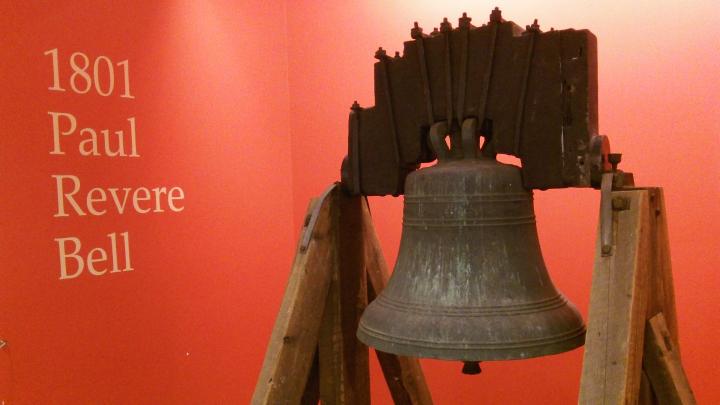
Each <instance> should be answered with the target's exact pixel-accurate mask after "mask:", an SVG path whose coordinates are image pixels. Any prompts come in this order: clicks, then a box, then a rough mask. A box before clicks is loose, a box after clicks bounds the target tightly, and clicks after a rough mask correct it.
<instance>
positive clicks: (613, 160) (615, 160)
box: [607, 153, 622, 171]
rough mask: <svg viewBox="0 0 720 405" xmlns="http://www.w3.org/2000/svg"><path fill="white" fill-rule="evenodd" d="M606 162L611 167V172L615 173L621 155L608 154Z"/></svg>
mask: <svg viewBox="0 0 720 405" xmlns="http://www.w3.org/2000/svg"><path fill="white" fill-rule="evenodd" d="M607 158H608V162H610V164H611V165H612V169H613V171H617V167H618V165H619V164H620V161H621V160H622V153H608V157H607Z"/></svg>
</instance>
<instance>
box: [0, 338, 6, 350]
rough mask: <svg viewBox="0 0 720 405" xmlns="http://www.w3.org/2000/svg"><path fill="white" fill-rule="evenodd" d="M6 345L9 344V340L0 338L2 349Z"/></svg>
mask: <svg viewBox="0 0 720 405" xmlns="http://www.w3.org/2000/svg"><path fill="white" fill-rule="evenodd" d="M5 346H7V342H6V341H4V340H2V339H0V349H2V348H4V347H5Z"/></svg>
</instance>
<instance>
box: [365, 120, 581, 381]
mask: <svg viewBox="0 0 720 405" xmlns="http://www.w3.org/2000/svg"><path fill="white" fill-rule="evenodd" d="M476 127H477V124H476V122H475V120H466V121H465V122H464V123H463V128H462V138H461V139H462V145H461V146H460V145H455V144H453V145H452V149H450V148H449V147H448V146H447V145H446V144H445V141H444V138H445V134H446V132H447V128H446V126H445V124H442V125H439V124H436V125H435V126H433V128H432V129H431V131H430V142H431V144H432V146H433V149H434V150H435V152H436V154H437V156H438V163H437V164H436V165H434V166H432V167H428V168H424V169H420V170H417V171H415V172H413V173H411V174H410V175H408V177H407V179H406V183H405V205H404V212H403V229H402V238H401V242H400V251H399V253H398V259H397V263H396V264H395V269H394V271H393V274H392V277H391V278H390V281H389V282H388V285H387V287H386V288H385V289H384V290H383V291H382V292H381V294H380V295H379V296H378V297H377V298H376V299H375V300H374V301H373V302H372V303H370V305H369V306H368V307H367V309H366V310H365V312H364V314H363V316H362V318H361V320H360V325H359V328H358V332H357V336H358V338H359V339H360V340H361V341H362V342H363V343H365V344H366V345H368V346H371V347H374V348H376V349H377V350H380V351H383V352H388V353H394V354H398V355H404V356H412V357H429V358H436V359H445V360H460V361H464V362H466V367H469V366H473V367H470V368H473V369H475V367H476V364H475V365H473V364H472V363H474V362H477V361H482V360H510V359H525V358H530V357H537V356H544V355H549V354H555V353H561V352H565V351H568V350H571V349H574V348H576V347H578V346H581V345H582V344H583V342H584V339H585V326H584V324H583V321H582V318H581V317H580V314H579V313H578V311H577V310H576V309H575V307H574V306H573V305H572V304H571V303H570V302H568V300H567V299H566V298H565V297H564V296H563V295H562V294H561V293H560V292H558V290H557V289H556V288H555V286H554V285H553V283H552V281H551V280H550V276H549V275H548V273H547V269H546V268H545V264H544V262H543V258H542V253H541V252H540V244H539V241H538V236H537V229H536V226H535V215H534V210H533V201H532V192H531V191H528V190H526V189H525V188H524V187H523V185H522V179H521V171H520V169H519V168H518V167H516V166H513V165H507V164H502V163H499V162H497V161H496V160H495V159H494V158H490V157H484V156H482V154H481V152H480V150H479V148H478V137H477V135H476ZM476 372H479V368H477V370H476Z"/></svg>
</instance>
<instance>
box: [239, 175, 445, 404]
mask: <svg viewBox="0 0 720 405" xmlns="http://www.w3.org/2000/svg"><path fill="white" fill-rule="evenodd" d="M311 214H312V215H311ZM387 278H388V274H387V265H386V264H385V259H384V258H383V255H382V250H381V249H380V244H379V242H378V240H377V236H376V235H375V230H374V227H373V225H372V220H371V219H370V214H369V210H368V206H367V202H366V201H365V199H364V198H363V197H350V196H347V195H345V194H344V193H343V192H342V191H341V190H340V189H339V188H338V187H337V186H335V185H333V186H332V187H330V188H329V189H328V190H326V192H325V193H324V194H323V196H322V197H321V198H319V199H317V200H316V201H314V202H312V203H311V204H310V208H309V209H308V217H307V220H306V221H305V226H304V228H303V232H302V234H301V237H300V244H299V246H298V250H297V253H296V256H295V262H294V263H293V268H292V271H291V274H290V280H289V281H288V286H287V288H286V290H285V295H284V297H283V301H282V304H281V307H280V312H279V313H278V317H277V320H276V321H275V327H274V328H273V332H272V336H271V337H270V342H269V344H268V349H267V352H266V354H265V360H264V362H263V366H262V370H261V371H260V377H259V378H258V382H257V385H256V386H255V393H254V395H253V398H252V404H253V405H276V404H293V405H294V404H301V405H316V404H317V403H318V401H321V402H322V403H323V405H336V404H338V405H345V404H347V405H368V404H369V403H370V375H369V367H368V348H367V347H366V346H365V345H363V344H362V343H361V342H360V341H359V340H358V339H357V337H356V335H355V334H356V331H357V326H358V323H359V321H360V316H361V315H362V313H363V311H364V309H365V307H366V306H367V303H368V297H371V298H372V297H374V296H375V295H377V294H379V293H380V291H382V289H383V288H384V287H385V284H386V282H387ZM378 358H379V359H380V364H381V366H382V368H383V373H384V374H385V378H386V380H387V383H388V386H389V388H390V392H391V393H392V396H393V399H394V401H395V403H396V404H401V405H411V404H415V405H430V404H432V400H431V399H430V392H429V391H428V389H427V385H426V384H425V378H424V376H423V374H422V370H421V369H420V364H419V363H418V361H417V360H416V359H411V358H408V357H400V356H395V355H391V354H387V353H378Z"/></svg>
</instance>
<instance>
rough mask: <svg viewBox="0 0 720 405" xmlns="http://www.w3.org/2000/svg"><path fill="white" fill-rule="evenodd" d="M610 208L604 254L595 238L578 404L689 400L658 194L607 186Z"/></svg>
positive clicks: (658, 190)
mask: <svg viewBox="0 0 720 405" xmlns="http://www.w3.org/2000/svg"><path fill="white" fill-rule="evenodd" d="M612 205H613V227H614V243H613V252H612V255H609V256H603V255H602V254H601V252H600V245H599V244H600V238H599V237H598V245H597V248H596V256H595V269H594V271H593V280H592V289H591V292H590V311H589V312H590V313H589V315H588V318H589V322H588V328H587V336H586V340H585V357H584V360H583V371H582V377H581V382H580V399H579V403H580V404H588V405H590V404H592V405H596V404H636V403H641V404H655V403H660V404H694V403H695V399H694V396H693V394H692V390H691V389H690V385H689V384H688V381H687V377H686V376H685V373H684V371H683V369H682V364H681V363H680V356H679V351H678V344H677V342H678V328H677V315H676V311H675V296H674V290H673V279H672V270H671V266H670V246H669V244H668V233H667V221H666V212H665V202H664V198H663V191H662V189H661V188H645V189H634V190H627V191H614V192H612ZM646 325H648V326H646Z"/></svg>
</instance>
